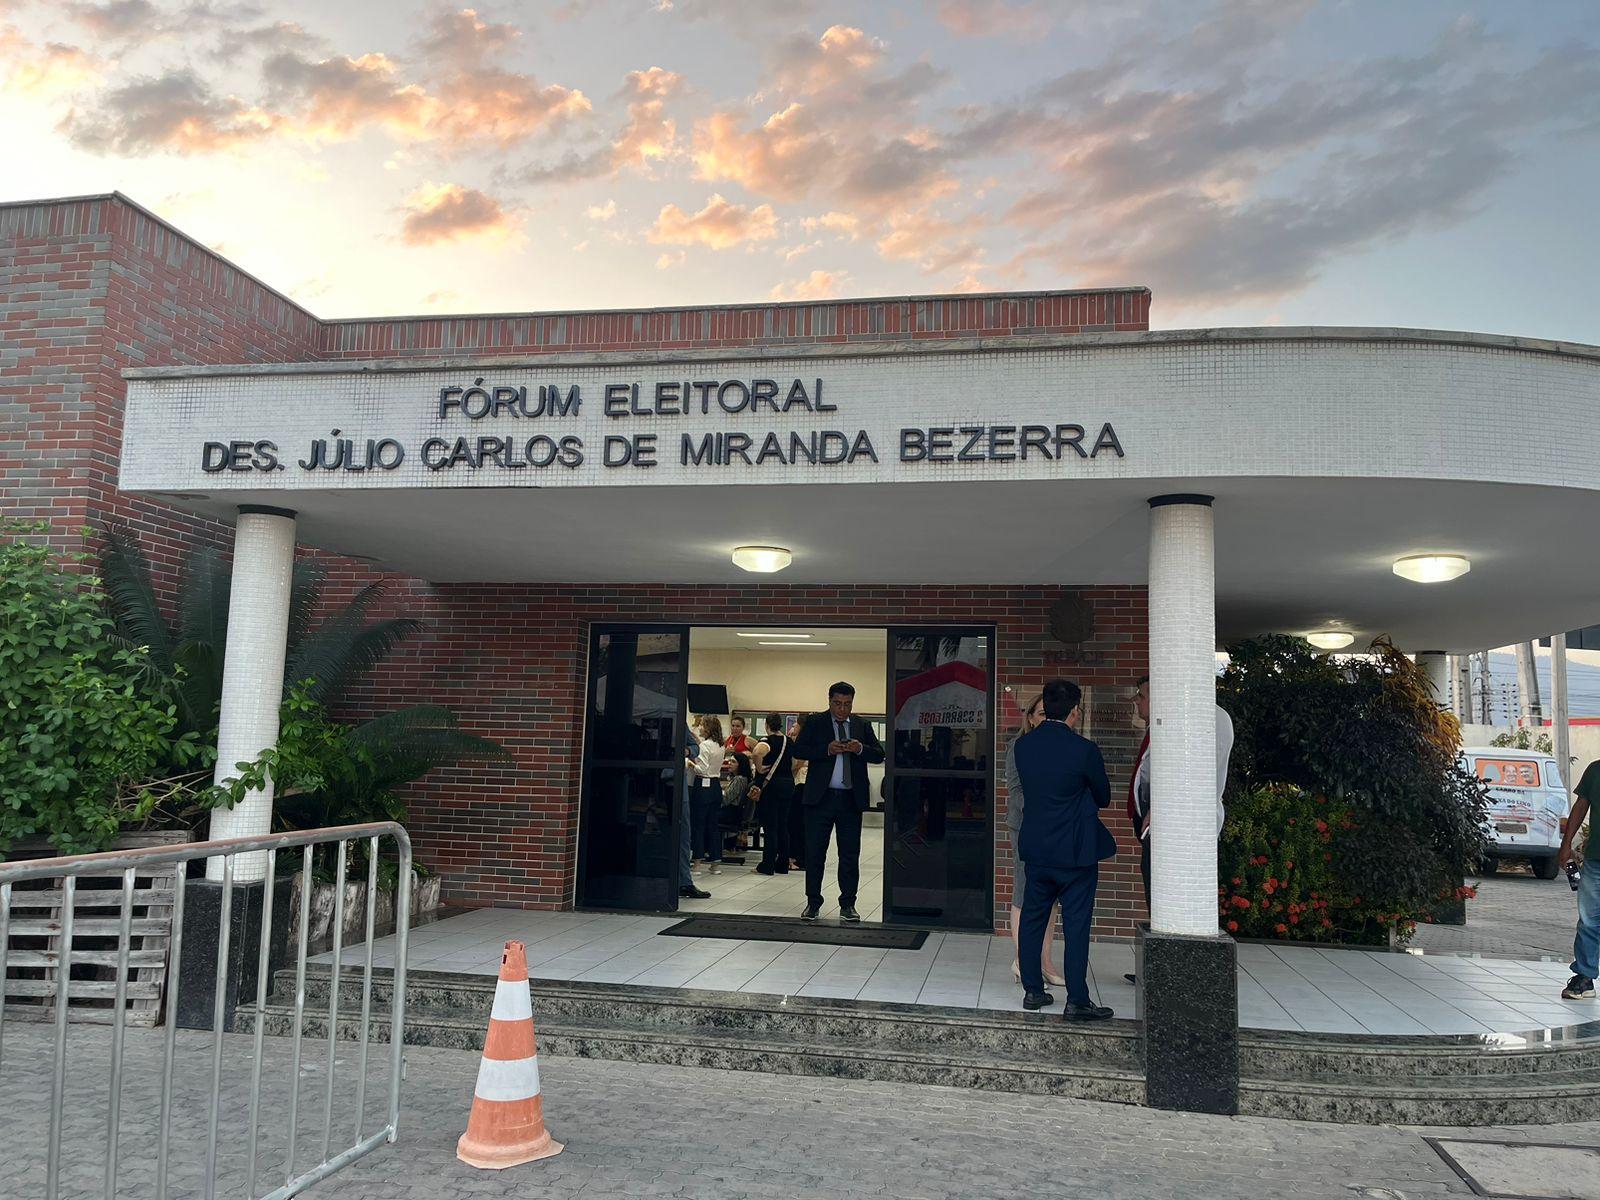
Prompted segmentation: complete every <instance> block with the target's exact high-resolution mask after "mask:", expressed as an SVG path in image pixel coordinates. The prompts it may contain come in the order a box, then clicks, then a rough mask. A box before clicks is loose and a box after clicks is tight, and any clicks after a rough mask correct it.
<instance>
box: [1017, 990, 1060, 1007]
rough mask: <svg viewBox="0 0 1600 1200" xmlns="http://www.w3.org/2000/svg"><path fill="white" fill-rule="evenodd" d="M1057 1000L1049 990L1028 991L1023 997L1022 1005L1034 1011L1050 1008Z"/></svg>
mask: <svg viewBox="0 0 1600 1200" xmlns="http://www.w3.org/2000/svg"><path fill="white" fill-rule="evenodd" d="M1055 1002H1056V998H1055V997H1054V996H1052V995H1051V994H1050V993H1049V992H1026V993H1024V994H1023V997H1022V1007H1023V1008H1025V1009H1027V1010H1028V1011H1029V1012H1032V1011H1033V1010H1035V1009H1039V1008H1048V1007H1049V1006H1050V1005H1052V1004H1054V1003H1055Z"/></svg>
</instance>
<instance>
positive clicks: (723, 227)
mask: <svg viewBox="0 0 1600 1200" xmlns="http://www.w3.org/2000/svg"><path fill="white" fill-rule="evenodd" d="M777 234H778V220H777V214H775V213H774V212H773V211H772V206H771V205H770V204H763V205H760V206H759V207H757V208H747V207H745V206H744V205H742V204H730V203H728V201H727V200H725V199H723V197H722V196H720V195H718V194H717V193H715V192H713V193H712V195H711V198H710V199H709V200H707V201H706V205H705V207H704V208H702V209H701V210H700V211H699V212H696V213H686V212H684V211H683V209H681V208H679V207H678V206H677V205H676V204H668V205H666V206H665V207H664V208H662V210H661V212H660V215H658V216H657V217H656V222H655V224H654V225H652V226H651V227H650V229H649V231H648V233H647V234H646V235H645V236H646V237H647V238H648V239H649V240H650V241H651V242H654V243H656V244H657V245H661V244H665V245H671V246H695V245H698V246H709V247H711V248H712V249H713V250H725V249H727V248H728V247H730V246H737V245H739V244H740V243H741V242H760V241H765V240H766V239H768V238H772V237H776V236H777Z"/></svg>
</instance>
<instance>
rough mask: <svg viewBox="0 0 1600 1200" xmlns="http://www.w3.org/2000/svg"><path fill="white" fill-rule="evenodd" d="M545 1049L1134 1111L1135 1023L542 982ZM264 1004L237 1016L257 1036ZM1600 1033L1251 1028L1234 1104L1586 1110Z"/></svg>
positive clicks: (480, 1016) (442, 1002) (435, 1000)
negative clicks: (1364, 1033) (1400, 1034)
mask: <svg viewBox="0 0 1600 1200" xmlns="http://www.w3.org/2000/svg"><path fill="white" fill-rule="evenodd" d="M294 982H295V981H294V974H293V972H280V973H279V974H278V975H277V976H276V977H275V980H274V984H275V987H276V989H277V990H276V992H275V993H274V995H273V996H272V997H271V998H270V999H269V1001H268V1003H267V1005H266V1007H265V1009H264V1010H263V1013H262V1014H261V1019H262V1021H263V1025H264V1029H265V1031H266V1032H268V1033H272V1034H274V1035H287V1034H291V1033H292V1032H293V1030H294V1003H293V989H294ZM330 983H331V980H330V974H329V972H328V970H327V968H326V967H325V966H317V965H313V966H312V967H311V968H309V969H308V972H307V979H306V1005H305V1010H304V1014H303V1017H302V1021H301V1029H302V1032H303V1033H304V1034H306V1035H308V1036H311V1037H325V1036H326V1031H327V1019H328V1012H327V1010H328V1002H329V990H330ZM494 990H495V980H494V979H493V978H491V977H488V976H482V977H479V976H463V975H452V974H445V973H440V972H431V973H430V972H413V973H411V974H410V975H408V977H407V987H406V992H407V1013H406V1042H407V1043H408V1044H411V1045H429V1046H444V1047H452V1048H456V1049H462V1050H481V1049H482V1047H483V1041H484V1036H485V1033H486V1031H487V1028H488V1015H489V1012H490V1009H491V1008H492V1006H493V998H494ZM533 995H534V1013H535V1019H536V1022H537V1029H538V1038H539V1048H540V1051H541V1052H542V1053H544V1054H546V1055H556V1056H575V1057H586V1058H608V1059H620V1060H624V1061H631V1062H650V1063H661V1064H668V1065H676V1066H692V1067H707V1068H713V1069H719V1070H742V1071H766V1072H771V1073H774V1074H797V1075H821V1076H831V1077H836V1078H842V1079H875V1080H888V1081H901V1082H907V1083H931V1084H942V1085H945V1086H952V1087H972V1088H983V1089H988V1090H997V1091H1009V1092H1022V1093H1028V1094H1036V1095H1053V1096H1072V1097H1077V1098H1080V1099H1088V1100H1103V1101H1112V1102H1116V1103H1124V1104H1138V1103H1142V1102H1143V1098H1144V1075H1143V1067H1142V1040H1141V1033H1142V1031H1141V1027H1140V1026H1139V1025H1138V1024H1137V1023H1136V1022H1130V1021H1108V1022H1105V1023H1104V1024H1101V1025H1093V1026H1080V1025H1070V1024H1067V1023H1065V1022H1062V1021H1061V1020H1060V1019H1058V1018H1051V1017H1043V1016H1040V1015H1038V1014H1033V1013H1025V1012H1020V1011H1019V1012H974V1011H973V1010H971V1009H956V1008H945V1009H941V1008H932V1007H924V1006H917V1005H899V1004H876V1003H869V1002H862V1001H848V1000H813V999H809V998H806V997H795V996H785V997H773V996H768V995H750V994H744V993H736V992H711V991H691V990H687V989H675V988H641V987H632V986H629V985H625V984H590V983H573V982H564V981H550V980H535V981H534V984H533ZM392 996H393V987H392V981H391V979H390V977H389V975H388V973H386V972H385V973H382V974H379V973H375V974H374V979H373V1002H372V1035H371V1036H372V1038H373V1040H374V1041H380V1042H381V1041H387V1040H388V1038H389V1013H390V1008H391V1001H392ZM360 1005H361V977H360V975H359V973H358V972H349V971H347V972H345V973H343V974H342V977H341V986H340V1010H339V1034H340V1036H341V1037H342V1038H349V1039H354V1038H356V1037H357V1036H358V1035H359V1030H358V1025H359V1014H360ZM256 1015H257V1014H256V1013H255V1012H254V1006H253V1005H247V1006H243V1007H241V1008H240V1010H239V1013H238V1027H239V1028H241V1029H245V1030H252V1029H254V1027H255V1020H256ZM1597 1033H1600V1030H1596V1029H1591V1028H1589V1027H1579V1028H1577V1029H1572V1030H1563V1031H1545V1032H1542V1033H1531V1034H1527V1035H1520V1036H1519V1035H1504V1036H1497V1037H1496V1036H1486V1037H1481V1038H1470V1037H1435V1038H1426V1037H1406V1038H1380V1037H1371V1036H1368V1037H1353V1036H1349V1035H1339V1034H1281V1033H1269V1032H1265V1031H1245V1032H1244V1033H1243V1034H1242V1035H1241V1038H1240V1064H1241V1075H1242V1078H1241V1085H1240V1111H1241V1112H1242V1113H1245V1114H1248V1115H1254V1116H1272V1117H1285V1118H1291V1119H1297V1120H1318V1121H1339V1122H1356V1123H1367V1124H1389V1123H1396V1124H1429V1125H1460V1126H1471V1125H1489V1124H1506V1123H1540V1124H1543V1123H1551V1122H1560V1121H1569V1120H1581V1119H1587V1117H1588V1116H1589V1115H1590V1114H1591V1113H1592V1112H1593V1109H1594V1105H1595V1102H1596V1100H1597V1099H1600V1037H1597V1036H1591V1035H1593V1034H1597Z"/></svg>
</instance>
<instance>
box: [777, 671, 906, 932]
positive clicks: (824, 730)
mask: <svg viewBox="0 0 1600 1200" xmlns="http://www.w3.org/2000/svg"><path fill="white" fill-rule="evenodd" d="M855 701H856V689H855V688H853V687H851V686H850V685H849V684H848V683H843V682H840V683H836V684H834V685H833V686H832V687H830V688H829V689H828V710H827V711H826V712H820V713H817V714H815V715H814V716H810V717H807V718H806V723H805V727H804V728H803V729H802V730H801V731H800V736H799V738H797V739H796V740H795V746H794V756H795V758H797V759H799V760H801V761H803V762H805V763H807V764H808V767H807V770H806V782H805V790H804V792H802V793H801V797H800V802H801V804H802V805H803V806H804V809H805V830H806V908H805V911H804V912H803V913H801V914H800V915H801V916H802V917H803V918H804V919H805V920H807V921H815V920H816V919H817V917H818V915H819V914H820V913H821V912H822V876H823V873H824V871H825V870H826V869H827V865H828V839H829V836H830V835H832V836H834V837H836V838H837V839H838V843H839V915H840V916H841V917H843V918H844V919H845V920H846V921H859V920H861V914H860V913H859V912H857V911H856V888H857V886H858V885H859V884H860V882H861V814H862V813H864V812H865V811H866V810H867V809H868V808H869V807H871V805H872V789H871V786H870V784H869V783H868V780H867V764H868V763H881V762H882V761H883V759H884V753H883V746H882V744H881V743H880V742H879V741H878V739H877V736H876V735H875V734H874V733H873V732H872V726H871V725H869V724H868V723H867V722H866V721H863V720H862V719H861V718H860V717H857V716H853V715H851V710H852V709H853V708H854V707H855Z"/></svg>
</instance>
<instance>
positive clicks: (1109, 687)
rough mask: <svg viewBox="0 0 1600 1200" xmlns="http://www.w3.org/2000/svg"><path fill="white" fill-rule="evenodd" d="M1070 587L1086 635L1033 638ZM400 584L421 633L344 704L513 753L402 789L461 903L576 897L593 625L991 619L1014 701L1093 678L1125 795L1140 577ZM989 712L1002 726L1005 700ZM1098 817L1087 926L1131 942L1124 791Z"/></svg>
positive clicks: (1002, 675)
mask: <svg viewBox="0 0 1600 1200" xmlns="http://www.w3.org/2000/svg"><path fill="white" fill-rule="evenodd" d="M1068 594H1077V595H1081V596H1083V597H1084V598H1086V599H1087V600H1089V601H1090V602H1091V603H1092V605H1093V609H1094V622H1095V632H1094V635H1093V638H1092V639H1091V640H1090V641H1089V642H1087V643H1085V644H1084V645H1082V646H1073V647H1067V646H1063V645H1061V644H1059V643H1056V642H1054V641H1053V640H1052V639H1051V638H1050V637H1049V635H1048V633H1047V629H1048V614H1049V611H1050V608H1051V606H1052V605H1053V604H1055V603H1056V602H1057V601H1058V600H1059V599H1061V598H1062V597H1063V596H1064V595H1068ZM402 595H403V596H404V605H405V607H406V608H407V609H408V610H409V611H411V612H413V613H414V614H416V615H421V616H424V617H426V618H427V619H428V621H429V623H430V628H429V631H428V632H427V633H426V634H425V635H424V636H423V637H422V638H421V639H419V640H418V641H417V642H415V643H414V644H411V645H409V646H406V647H404V648H403V649H402V650H401V651H400V653H399V654H397V655H396V657H395V659H394V660H393V661H392V662H391V663H390V665H389V668H388V669H387V670H385V672H384V673H383V676H382V678H381V680H379V681H377V682H375V683H374V684H373V685H372V686H370V687H368V688H366V689H364V690H363V693H362V695H361V697H360V700H359V703H358V705H357V711H371V712H378V711H385V710H387V709H390V708H394V707H398V706H400V705H404V704H415V703H422V702H428V703H437V704H445V705H448V706H450V707H451V708H453V709H455V710H456V712H457V713H458V714H459V715H460V716H461V718H462V721H463V724H464V725H465V726H466V727H467V728H469V729H471V730H472V731H473V732H476V733H481V734H484V735H485V736H488V737H492V738H494V739H496V740H497V741H499V742H501V743H503V744H504V745H506V746H507V747H509V748H510V749H511V750H512V752H513V754H514V755H515V762H514V763H512V764H511V765H509V766H507V767H504V768H496V769H491V770H474V771H458V772H442V771H441V772H438V773H436V774H435V775H433V776H432V777H430V778H429V779H427V780H425V781H423V783H422V784H421V785H420V786H418V787H417V788H416V789H415V790H414V792H413V795H412V797H411V830H412V835H413V837H414V839H415V841H416V846H417V853H418V855H419V856H420V857H421V858H422V859H423V860H424V861H425V862H427V863H429V864H430V865H431V866H433V867H435V868H436V869H438V870H439V871H440V872H441V874H443V875H444V877H445V894H446V896H447V898H449V899H451V900H454V901H456V902H460V903H467V904H498V905H514V906H524V907H537V908H556V907H566V906H570V905H571V904H572V902H573V886H574V880H575V874H576V857H575V856H576V853H577V844H578V838H577V822H578V797H579V791H580V788H579V784H580V778H579V775H580V769H581V751H582V748H581V746H580V744H579V743H580V731H581V729H582V727H583V716H584V711H583V706H584V702H585V687H586V679H585V675H586V671H587V646H588V629H589V624H590V623H591V622H596V621H638V622H671V623H681V622H687V623H690V624H695V623H702V624H725V623H738V622H747V621H751V620H755V619H760V620H761V621H763V622H767V623H771V622H774V621H784V622H794V623H802V624H813V625H815V624H843V625H860V626H882V625H889V624H896V623H919V624H926V623H940V622H945V623H951V624H985V625H987V624H993V625H994V626H995V627H996V641H995V650H996V655H997V659H996V669H997V673H998V679H997V687H998V688H1001V689H1003V688H1004V687H1006V686H1007V685H1010V686H1011V687H1012V688H1013V689H1014V693H1015V695H1016V696H1017V698H1018V700H1019V701H1020V702H1022V703H1026V698H1031V697H1032V696H1033V695H1035V694H1036V693H1037V692H1038V691H1039V689H1040V688H1041V687H1042V686H1043V684H1044V682H1045V680H1047V679H1049V678H1052V677H1055V676H1057V675H1063V676H1066V677H1068V678H1071V679H1074V680H1076V681H1078V682H1079V683H1081V684H1084V685H1086V686H1087V687H1089V688H1090V689H1091V697H1092V702H1093V705H1094V712H1093V716H1092V720H1093V722H1094V728H1093V730H1092V732H1093V733H1094V735H1095V737H1096V739H1097V740H1098V741H1099V742H1100V744H1101V747H1102V749H1103V750H1104V751H1105V755H1106V761H1107V764H1108V767H1109V769H1110V771H1111V775H1112V787H1113V789H1114V791H1121V792H1125V790H1126V787H1127V781H1128V774H1129V771H1130V770H1131V766H1132V762H1131V760H1132V755H1133V752H1134V750H1135V749H1136V747H1137V735H1136V733H1135V731H1134V729H1133V727H1132V725H1131V724H1130V723H1129V720H1128V717H1129V712H1130V710H1129V707H1128V703H1127V700H1126V696H1127V694H1128V690H1129V689H1130V688H1131V687H1132V684H1133V683H1134V681H1135V680H1136V679H1137V678H1138V677H1139V676H1140V675H1142V674H1144V673H1145V670H1146V647H1147V643H1146V638H1145V624H1146V613H1145V592H1144V589H1143V588H1132V587H1123V588H1095V589H1077V590H1075V592H1069V590H1068V589H1059V588H1039V587H872V586H867V587H812V586H806V587H784V586H782V585H765V586H753V587H747V588H727V587H684V586H595V587H570V586H559V585H507V584H493V585H460V584H451V585H442V586H438V587H434V588H415V589H410V590H409V591H408V592H404V593H402ZM821 703H822V699H821V698H820V697H819V699H818V705H819V707H820V705H821ZM998 720H999V722H1000V723H1001V724H1002V726H1003V727H1008V726H1010V724H1011V717H1010V714H1009V712H1008V706H1007V705H1006V703H1005V702H1004V701H1003V700H1002V701H1001V703H1000V705H999V713H998ZM1009 732H1010V730H1009V728H1005V730H1004V732H1003V733H1002V736H1001V739H1000V746H999V747H998V749H999V751H1000V752H1001V753H1003V751H1004V748H1005V745H1006V741H1007V738H1008V736H1009ZM997 760H998V756H997ZM998 774H1000V775H1001V776H1002V777H1003V774H1004V772H1003V770H1001V771H999V772H998ZM996 807H997V813H996V825H997V828H998V830H999V831H1000V842H999V844H997V846H996V850H995V900H996V908H995V919H996V923H997V924H996V927H997V928H1003V927H1004V926H1005V920H1006V910H1007V908H1008V907H1009V905H1010V896H1011V850H1010V846H1009V843H1008V842H1006V841H1005V836H1006V835H1005V832H1004V811H1005V810H1004V789H1003V784H1002V785H1000V786H999V787H997V804H996ZM1108 817H1109V820H1108V823H1109V824H1110V826H1111V828H1112V830H1113V832H1114V833H1115V834H1116V836H1117V839H1118V842H1119V844H1120V845H1121V846H1122V847H1123V850H1122V852H1121V853H1120V854H1119V855H1118V857H1117V859H1115V860H1114V861H1112V862H1110V863H1108V864H1106V865H1105V867H1104V868H1103V872H1102V875H1101V884H1100V897H1101V899H1100V904H1099V910H1098V911H1099V916H1098V922H1097V929H1098V932H1099V933H1101V934H1102V935H1114V936H1131V934H1132V932H1133V922H1134V921H1135V920H1137V919H1142V917H1143V894H1142V891H1141V888H1140V884H1139V878H1138V857H1137V843H1136V842H1135V841H1134V839H1133V835H1132V832H1131V830H1130V829H1129V828H1128V827H1127V821H1126V818H1125V817H1124V816H1123V814H1122V808H1121V803H1120V801H1118V802H1117V803H1114V804H1113V806H1112V810H1111V812H1110V813H1109V814H1108Z"/></svg>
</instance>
